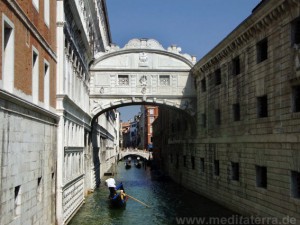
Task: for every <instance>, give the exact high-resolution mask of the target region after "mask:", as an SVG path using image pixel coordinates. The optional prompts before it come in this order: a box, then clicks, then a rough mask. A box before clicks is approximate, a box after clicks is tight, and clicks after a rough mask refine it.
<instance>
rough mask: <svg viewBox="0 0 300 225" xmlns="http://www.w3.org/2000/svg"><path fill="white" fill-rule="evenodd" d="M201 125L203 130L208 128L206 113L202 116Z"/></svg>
mask: <svg viewBox="0 0 300 225" xmlns="http://www.w3.org/2000/svg"><path fill="white" fill-rule="evenodd" d="M201 125H202V127H203V128H205V127H206V114H205V113H202V114H201Z"/></svg>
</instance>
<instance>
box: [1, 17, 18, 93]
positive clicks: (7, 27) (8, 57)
mask: <svg viewBox="0 0 300 225" xmlns="http://www.w3.org/2000/svg"><path fill="white" fill-rule="evenodd" d="M2 37H3V41H2V81H3V89H4V90H6V91H8V92H11V93H12V92H13V90H14V76H15V75H14V73H15V72H14V63H15V45H14V42H15V32H14V24H13V23H12V22H11V21H10V20H9V19H8V18H7V17H6V16H5V15H4V14H2Z"/></svg>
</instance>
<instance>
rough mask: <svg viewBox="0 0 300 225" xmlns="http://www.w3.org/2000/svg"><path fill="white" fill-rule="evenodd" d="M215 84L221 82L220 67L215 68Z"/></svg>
mask: <svg viewBox="0 0 300 225" xmlns="http://www.w3.org/2000/svg"><path fill="white" fill-rule="evenodd" d="M214 75H215V86H218V85H220V84H222V72H221V68H219V69H216V70H215V73H214Z"/></svg>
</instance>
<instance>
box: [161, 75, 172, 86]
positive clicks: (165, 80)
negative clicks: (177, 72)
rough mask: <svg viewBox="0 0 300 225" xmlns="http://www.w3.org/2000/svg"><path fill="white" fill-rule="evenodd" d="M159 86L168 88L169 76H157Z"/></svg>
mask: <svg viewBox="0 0 300 225" xmlns="http://www.w3.org/2000/svg"><path fill="white" fill-rule="evenodd" d="M159 84H160V86H170V76H169V75H160V76H159Z"/></svg>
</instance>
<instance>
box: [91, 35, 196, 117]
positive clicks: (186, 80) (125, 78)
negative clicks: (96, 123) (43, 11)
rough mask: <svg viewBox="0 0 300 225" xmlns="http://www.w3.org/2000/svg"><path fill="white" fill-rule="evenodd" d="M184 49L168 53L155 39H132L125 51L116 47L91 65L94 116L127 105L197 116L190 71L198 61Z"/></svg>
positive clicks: (177, 48) (174, 47)
mask: <svg viewBox="0 0 300 225" xmlns="http://www.w3.org/2000/svg"><path fill="white" fill-rule="evenodd" d="M180 51H181V48H180V47H177V46H171V47H168V48H167V49H164V48H163V46H162V45H161V44H160V43H159V42H157V41H156V40H154V39H132V40H130V41H129V42H128V43H127V44H126V45H125V47H124V48H120V47H118V46H115V45H112V46H111V47H109V48H108V49H106V52H103V53H102V52H101V53H98V54H97V55H96V58H95V60H94V62H93V64H92V65H91V68H90V71H91V81H90V106H91V108H90V109H91V115H92V116H93V117H97V115H100V114H101V113H102V112H104V111H107V110H109V109H112V108H117V107H121V106H126V105H141V104H145V105H147V104H149V105H165V106H169V107H174V108H176V109H180V110H183V111H185V112H186V113H188V114H189V115H191V116H193V115H195V113H196V90H195V85H194V78H193V77H192V76H191V74H190V70H191V68H192V67H193V65H194V64H195V62H196V58H195V57H192V56H190V55H188V54H181V53H180Z"/></svg>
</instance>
